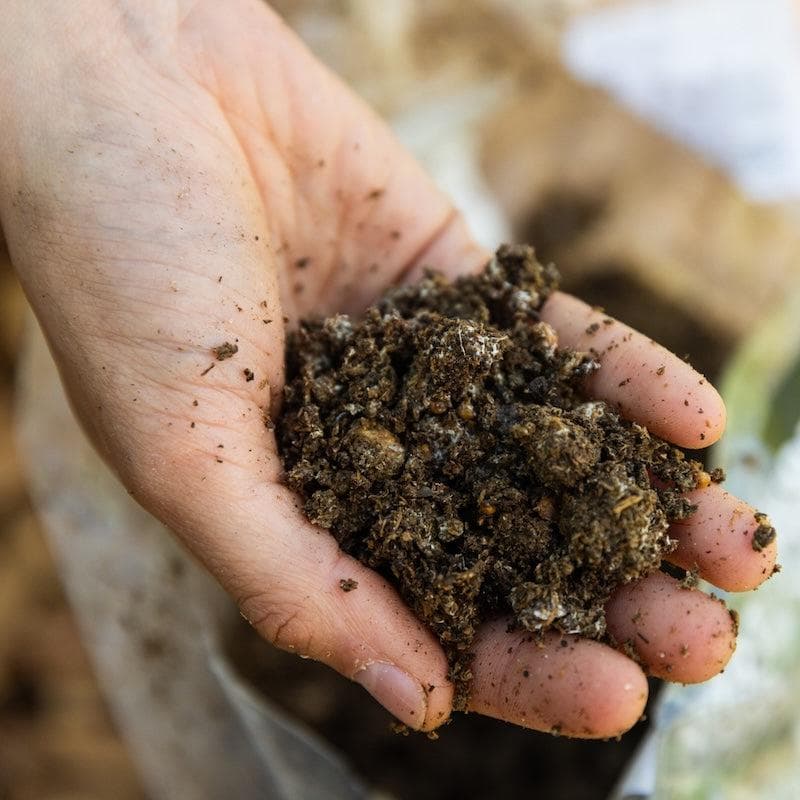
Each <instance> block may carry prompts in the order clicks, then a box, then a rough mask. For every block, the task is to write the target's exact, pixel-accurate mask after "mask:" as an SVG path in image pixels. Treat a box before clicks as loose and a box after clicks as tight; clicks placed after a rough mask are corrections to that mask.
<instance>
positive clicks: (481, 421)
mask: <svg viewBox="0 0 800 800" xmlns="http://www.w3.org/2000/svg"><path fill="white" fill-rule="evenodd" d="M557 282H558V275H557V273H556V271H555V270H554V269H553V268H552V267H543V266H542V265H541V264H539V263H538V262H537V260H536V258H535V256H534V253H533V250H532V249H531V248H529V247H525V246H514V247H509V246H504V247H501V248H500V249H499V250H498V252H497V255H496V257H495V258H494V259H493V260H492V261H491V262H490V263H489V264H488V265H487V267H486V269H485V270H484V271H483V272H482V273H481V274H480V275H477V276H470V277H463V278H460V279H458V280H457V281H456V282H455V283H452V284H451V283H448V282H447V281H446V280H445V279H444V278H443V277H441V276H439V275H436V274H434V273H430V274H428V275H427V276H426V278H425V279H424V280H423V281H421V282H420V283H419V284H416V285H413V286H407V287H401V288H397V289H394V290H392V291H391V292H389V293H388V294H387V295H386V296H385V297H384V298H383V299H382V300H381V301H380V302H379V304H378V305H377V307H374V308H371V309H369V310H368V311H367V313H366V314H365V316H364V318H363V319H362V320H360V321H355V320H352V319H350V318H349V317H346V316H336V317H333V318H331V319H328V320H324V321H308V322H305V323H303V324H302V325H301V326H300V329H299V330H298V331H297V332H296V333H294V334H293V335H292V336H290V338H289V342H288V352H287V387H286V402H285V407H284V410H283V417H282V420H281V423H280V425H279V442H280V446H281V450H282V455H283V458H284V461H285V466H286V470H287V473H286V474H287V481H288V483H289V485H290V486H291V487H292V488H294V489H295V490H297V491H298V492H299V493H300V494H301V495H302V497H303V498H304V500H305V510H306V514H307V515H308V517H309V519H311V520H312V521H313V522H315V523H317V524H319V525H321V526H323V527H326V528H329V529H330V531H331V533H332V534H333V535H334V536H335V537H336V539H337V540H338V541H339V543H340V545H341V546H342V547H343V549H344V550H346V551H347V552H348V553H350V554H352V555H354V556H355V557H357V558H359V559H360V560H362V561H363V562H364V563H366V564H367V565H369V566H370V567H372V568H374V569H376V570H378V571H379V572H381V573H382V574H384V575H386V576H387V577H388V578H389V579H390V580H391V581H392V582H393V583H394V584H395V585H396V586H397V587H398V590H399V591H400V593H401V595H402V596H403V598H404V599H405V600H406V602H407V603H408V604H409V606H410V607H411V608H413V610H414V611H415V613H416V614H417V615H418V616H419V617H420V618H421V619H423V620H424V621H425V622H426V623H427V624H428V626H429V627H430V628H431V630H432V631H433V632H434V633H435V634H436V636H437V637H438V638H439V640H440V641H441V643H442V645H443V647H444V649H445V652H446V653H447V655H448V658H449V661H450V665H451V678H452V679H453V681H454V682H455V684H456V688H457V698H458V702H457V705H463V701H464V699H465V697H466V690H467V688H468V686H469V682H470V679H471V673H470V660H471V655H470V648H471V645H472V642H473V638H474V635H475V631H476V629H477V627H478V626H479V624H480V623H481V622H482V621H484V620H486V619H489V618H493V617H496V616H498V615H509V616H510V619H511V620H512V625H513V626H515V627H518V628H522V629H525V630H528V631H530V632H532V633H534V634H538V633H541V632H543V631H545V630H548V629H555V630H558V631H561V632H563V633H569V634H576V633H577V634H581V635H583V636H588V637H591V638H595V639H604V638H606V636H607V634H606V627H605V612H604V607H605V603H606V601H607V600H608V598H609V596H610V594H611V592H612V591H613V590H614V589H615V588H616V587H617V586H619V585H621V584H624V583H627V582H629V581H632V580H635V579H637V578H640V577H642V576H644V575H646V574H648V573H650V572H652V571H654V570H656V569H658V568H659V566H660V564H661V560H662V558H663V556H664V555H665V554H666V553H668V552H669V551H670V550H671V548H672V547H673V542H672V541H671V540H670V538H669V537H668V535H667V530H668V525H669V522H670V521H672V520H676V519H682V518H685V517H686V516H687V515H688V514H690V513H692V511H693V507H692V506H691V505H690V504H689V503H688V502H687V501H685V500H684V499H683V498H682V497H681V494H680V493H681V492H684V491H687V490H689V489H693V488H695V487H696V486H698V485H699V484H700V483H701V482H703V481H707V480H708V476H707V475H705V474H704V473H703V472H702V467H701V466H700V465H699V464H698V463H697V462H695V461H692V460H690V459H687V458H686V457H685V455H684V454H683V452H681V451H680V450H678V449H677V448H675V447H673V446H671V445H669V444H667V443H666V442H664V441H662V440H660V439H658V438H656V437H654V436H652V435H650V434H649V433H648V431H647V430H646V429H645V428H643V427H642V426H640V425H637V424H635V423H631V422H628V421H625V420H623V419H621V418H620V417H619V415H618V414H617V413H616V412H615V411H614V410H613V409H612V408H610V407H609V406H607V405H605V404H604V403H602V402H597V401H591V400H587V398H586V397H585V396H584V394H583V393H582V384H583V380H584V379H585V378H586V376H587V375H589V374H591V373H592V372H593V371H594V370H595V369H597V368H598V366H599V365H598V364H597V362H596V361H594V360H593V358H592V357H591V356H590V355H588V354H586V353H578V352H575V351H572V350H569V349H566V348H563V349H560V348H558V347H557V340H556V335H555V332H554V331H553V330H552V328H550V326H548V325H547V324H546V323H544V322H543V321H541V319H540V316H539V313H538V312H539V309H540V307H541V305H542V304H543V303H544V301H545V300H546V299H547V298H548V297H549V295H550V294H551V293H552V292H553V291H555V289H556V286H557ZM652 478H655V479H656V480H655V481H654V482H651V479H652Z"/></svg>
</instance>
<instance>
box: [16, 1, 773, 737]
mask: <svg viewBox="0 0 800 800" xmlns="http://www.w3.org/2000/svg"><path fill="white" fill-rule="evenodd" d="M4 15H5V18H4V26H3V29H2V32H0V40H2V41H0V53H2V55H1V56H0V58H2V62H3V63H2V64H0V123H2V130H3V132H4V136H3V139H2V143H0V220H2V226H3V230H4V232H5V236H6V239H7V243H8V246H9V249H10V252H11V255H12V259H13V261H14V263H15V265H16V268H17V270H18V272H19V275H20V278H21V280H22V283H23V285H24V288H25V290H26V292H27V295H28V297H29V299H30V301H31V304H32V305H33V307H34V310H35V311H36V313H37V316H38V318H39V320H40V322H41V325H42V327H43V329H44V331H45V333H46V335H47V338H48V341H49V343H50V346H51V348H52V351H53V355H54V357H55V359H56V362H57V364H58V366H59V369H60V371H61V375H62V377H63V381H64V384H65V386H66V389H67V391H68V393H69V396H70V398H71V401H72V403H73V405H74V408H75V411H76V413H77V415H78V417H79V418H80V420H81V421H82V423H83V425H84V426H85V428H86V430H87V431H88V433H89V435H90V436H91V437H92V439H93V441H94V442H95V444H96V446H97V447H98V449H99V451H100V452H101V453H102V454H103V455H104V457H105V458H106V459H107V461H108V462H109V463H110V464H111V466H112V467H113V468H114V469H115V470H116V472H117V473H118V475H119V476H120V478H121V480H122V481H123V483H124V484H125V485H126V487H127V488H128V489H129V490H130V491H131V493H132V494H133V495H134V496H135V497H136V498H137V499H138V500H139V501H140V502H141V503H142V505H144V506H145V507H146V508H147V509H149V510H150V511H151V512H152V513H153V514H155V516H157V517H158V518H159V519H161V520H162V521H164V522H165V523H166V524H167V525H168V526H170V527H171V528H172V530H173V531H175V533H176V534H177V535H178V536H179V537H180V539H181V540H182V541H183V542H184V543H185V545H186V546H187V547H188V548H189V549H190V550H191V551H192V552H193V553H194V554H195V555H196V556H197V557H198V558H199V559H200V560H201V561H202V562H203V563H204V564H205V565H206V567H207V568H208V569H209V570H210V571H211V572H212V573H213V574H214V575H215V576H216V577H217V578H218V580H219V581H220V582H221V583H222V584H223V585H224V586H225V588H226V589H227V590H228V591H229V592H230V594H231V595H232V596H233V597H234V599H235V600H236V602H237V603H238V604H239V607H240V608H241V610H242V613H243V614H244V615H245V616H246V617H247V618H248V619H249V620H250V621H251V622H252V624H253V625H254V626H255V627H256V628H257V629H258V631H259V632H260V633H261V634H262V635H263V636H264V637H265V638H266V639H268V640H270V641H271V642H273V643H275V644H276V645H278V646H279V647H282V648H285V649H287V650H292V651H295V652H297V653H300V654H303V655H307V656H310V657H312V658H316V659H319V660H321V661H324V662H325V663H326V664H329V665H330V666H332V667H333V668H334V669H337V670H338V671H339V672H341V673H342V674H344V675H346V676H348V677H350V678H353V679H355V680H357V681H359V682H360V683H362V685H364V686H365V688H367V689H368V690H369V691H370V692H371V693H372V694H373V695H374V696H375V697H376V698H377V699H378V700H379V701H380V702H381V703H383V704H384V705H385V706H386V707H387V708H388V709H389V710H390V711H392V712H393V713H394V714H395V715H397V716H398V717H399V718H400V719H402V720H403V721H404V722H407V723H408V724H409V725H411V726H412V727H416V728H422V729H425V730H429V729H432V728H435V727H436V726H437V725H439V724H441V723H442V722H443V721H444V720H445V719H446V718H447V716H448V714H449V712H450V706H451V699H452V689H451V686H450V685H449V684H448V682H447V680H446V673H447V664H446V662H445V658H444V655H443V653H442V651H441V649H440V648H439V646H438V644H437V642H436V641H435V640H434V638H433V637H432V636H431V634H430V633H429V632H428V631H427V630H426V629H425V628H424V627H422V626H421V625H420V623H419V622H418V621H417V620H416V619H415V618H414V617H413V615H412V614H411V612H410V611H409V610H408V609H407V608H406V607H405V606H404V605H403V603H402V602H401V601H400V599H399V598H398V596H397V594H396V593H395V591H394V590H393V589H392V588H391V587H390V586H389V585H388V584H387V583H386V582H385V581H384V580H383V579H382V578H381V577H379V576H378V575H377V574H375V573H373V572H371V571H370V570H368V569H367V568H366V567H364V566H362V565H361V564H359V563H357V562H355V561H354V560H353V559H351V558H350V557H348V556H347V555H345V554H343V553H342V552H340V551H339V549H338V547H337V545H336V543H335V541H334V539H333V538H332V537H331V536H329V535H327V534H325V533H324V532H321V531H319V530H318V529H316V528H314V527H313V526H311V525H310V524H309V523H308V522H307V521H306V520H305V518H304V517H303V515H302V512H301V510H300V504H299V502H298V499H297V498H296V497H295V496H293V495H292V494H291V493H290V492H289V491H288V490H287V489H286V488H285V487H284V486H283V485H282V484H281V483H280V472H281V469H280V463H279V459H278V455H277V452H276V448H275V439H274V435H273V433H272V432H271V431H270V430H268V429H267V428H266V427H265V426H264V414H265V411H266V412H269V411H270V410H272V411H273V412H274V410H275V409H276V407H277V404H278V403H279V399H280V397H281V391H282V384H283V341H284V320H285V321H287V322H288V323H289V324H292V323H294V322H295V321H296V320H297V319H298V318H300V317H302V316H304V315H307V314H325V313H328V312H331V311H358V310H360V309H363V308H364V307H365V305H366V304H367V303H368V302H369V301H370V300H371V299H373V298H375V297H376V296H378V295H379V294H380V293H381V291H382V290H383V289H384V288H385V287H386V286H387V285H389V284H391V283H393V282H395V281H398V280H405V279H409V280H410V279H413V278H414V277H415V276H417V274H418V273H419V270H420V268H421V265H424V264H431V265H435V266H438V267H439V268H441V269H444V270H445V271H449V272H451V273H455V272H457V271H459V270H468V269H475V268H477V267H478V266H480V265H482V264H483V263H484V261H485V260H486V258H487V254H486V253H485V252H483V251H481V249H480V248H479V247H478V246H477V245H476V244H475V243H474V241H473V240H472V239H471V238H470V235H469V233H468V232H467V230H466V229H465V226H464V224H463V221H462V219H461V217H460V216H459V215H458V213H457V212H456V211H455V210H454V209H453V207H452V206H451V205H450V203H449V201H448V200H447V198H445V197H444V196H443V195H442V194H441V193H440V192H439V191H438V190H437V189H436V188H435V187H434V186H433V185H432V183H431V182H430V180H429V179H428V178H427V177H426V176H425V174H424V173H423V172H422V170H421V169H420V167H419V166H418V165H417V164H416V163H415V162H414V161H413V160H412V158H411V157H410V156H409V154H408V153H406V152H405V151H404V150H403V149H402V148H401V147H400V146H399V144H398V143H397V142H396V141H395V140H394V139H393V137H392V136H391V134H390V132H389V131H388V130H387V128H386V127H385V126H384V125H383V124H382V123H381V122H380V121H379V120H378V119H377V118H376V117H375V116H374V115H373V114H372V113H371V112H370V111H369V110H368V109H367V108H365V107H364V105H363V104H361V103H360V102H359V101H358V100H357V99H356V98H355V97H354V96H353V95H352V94H351V93H350V92H349V91H348V90H347V89H346V88H345V87H343V86H342V85H341V84H340V83H339V82H338V81H337V80H336V79H335V78H334V77H333V76H332V75H331V74H329V73H328V72H327V71H326V70H325V69H324V68H323V67H322V66H321V65H320V64H319V63H317V62H316V61H315V60H314V59H313V57H312V56H311V55H310V54H309V53H308V52H307V51H306V50H305V48H304V47H303V46H302V45H301V44H300V42H299V41H298V40H297V39H296V38H295V37H294V35H293V34H292V33H291V32H290V31H288V30H287V29H286V27H285V26H284V25H283V23H282V22H281V21H280V20H279V19H278V18H277V17H276V16H275V15H274V14H273V13H272V12H270V11H269V10H268V9H267V8H266V7H265V6H264V5H263V4H262V3H260V2H258V0H230V2H228V3H225V4H221V3H215V2H202V1H198V2H163V1H161V0H159V2H156V1H155V0H150V1H149V2H141V1H140V2H124V0H116V1H114V0H76V1H75V2H72V3H69V4H57V5H47V7H46V10H45V9H44V6H43V5H42V4H34V3H28V2H22V0H19V2H15V3H12V4H11V6H10V8H9V9H7V10H6V11H5V12H4ZM596 316H597V315H596V313H595V312H593V311H591V310H590V309H588V308H587V306H585V305H584V304H583V303H581V302H580V301H578V300H576V299H574V298H571V297H568V296H566V295H557V296H556V297H554V298H553V299H551V301H550V302H549V303H548V305H547V307H546V308H545V318H546V319H547V320H548V321H549V322H551V323H552V324H553V325H554V326H555V328H556V329H557V330H558V331H559V334H560V336H561V340H562V342H563V343H565V344H568V345H571V346H575V347H588V346H593V347H595V348H597V349H599V350H601V351H602V350H604V349H606V348H608V349H607V352H605V354H604V355H603V356H602V362H603V367H602V369H601V370H600V371H599V372H598V373H597V375H596V376H595V377H594V378H593V382H592V384H591V387H590V389H591V392H592V393H593V394H594V395H595V396H597V397H600V398H603V399H605V400H607V401H609V402H611V403H612V404H619V405H620V407H621V410H622V411H623V413H624V414H625V415H626V416H629V417H630V418H632V419H636V420H639V421H641V422H643V423H645V424H646V425H648V427H650V429H651V430H653V431H654V432H655V433H658V434H660V435H662V436H664V437H666V438H668V439H671V440H672V441H674V442H676V443H677V444H680V445H683V446H690V447H700V446H704V445H709V444H711V443H712V442H714V441H715V440H716V439H717V438H718V437H719V436H720V434H721V433H722V429H723V426H724V409H723V406H722V403H721V401H720V398H719V396H718V395H717V393H716V392H715V391H714V389H713V388H712V387H711V386H709V385H708V384H707V383H704V382H703V380H702V379H701V377H700V376H699V375H698V374H697V373H695V372H693V371H692V370H691V369H690V368H689V367H688V366H686V365H685V364H684V363H683V362H681V361H680V360H678V359H676V358H675V357H674V356H672V355H670V354H669V353H667V352H666V351H665V350H664V349H663V348H661V347H659V346H658V345H656V344H654V343H652V342H650V341H649V340H647V339H646V338H644V337H642V336H641V335H639V334H636V333H632V332H630V331H629V330H628V329H627V328H625V327H624V326H623V325H622V324H620V323H616V324H614V325H611V326H601V330H600V331H598V332H597V333H596V334H595V335H594V336H593V337H589V336H588V335H587V334H586V333H585V330H586V328H587V327H588V325H589V324H590V323H591V321H592V320H593V319H594V318H595V317H596ZM629 333H630V336H629V335H628V334H629ZM612 339H613V340H614V342H615V343H616V344H618V345H619V347H614V348H611V347H609V345H610V343H611V340H612ZM224 342H229V343H231V344H236V345H237V346H238V352H237V353H236V354H235V355H234V356H233V357H231V358H228V359H226V360H224V361H218V360H216V359H215V356H214V355H213V348H215V347H216V346H218V345H221V344H223V343H224ZM210 367H213V368H212V369H209V368H210ZM245 370H251V371H252V373H253V374H254V377H253V379H252V380H248V379H247V377H246V375H245ZM628 379H630V380H629V381H628ZM623 384H624V385H623ZM694 495H695V496H694V498H693V499H694V500H695V501H696V502H697V503H698V505H699V507H700V508H699V511H698V512H697V514H696V515H695V516H693V517H692V518H691V519H690V520H689V521H687V522H686V523H684V524H681V525H675V526H674V529H673V534H674V535H675V536H676V537H677V538H678V539H679V540H680V546H679V548H678V550H677V551H676V553H675V554H674V556H673V557H672V558H673V560H674V561H675V562H676V563H678V564H681V565H682V566H686V567H693V566H694V565H697V566H698V567H699V569H700V572H701V574H702V575H703V576H704V577H707V578H708V579H709V580H711V581H712V582H714V583H715V584H716V585H718V586H720V587H722V588H725V589H735V590H742V589H749V588H753V587H754V586H756V585H757V584H759V583H760V582H761V581H762V580H764V579H765V578H766V577H768V576H769V574H770V573H771V571H772V565H773V563H774V558H775V550H774V547H770V548H767V549H766V550H764V551H763V552H761V553H757V552H755V551H753V550H752V548H751V547H750V537H749V535H743V534H747V533H748V531H752V530H753V529H754V527H755V522H754V520H753V519H752V511H751V509H749V508H748V507H747V506H745V505H744V504H743V503H741V502H740V501H738V500H736V499H735V498H733V497H731V496H729V495H728V494H726V493H725V492H724V491H723V490H721V489H719V488H718V487H715V486H711V487H709V488H708V489H705V490H702V491H698V492H695V493H694ZM346 578H353V579H355V580H357V581H358V590H357V591H352V592H348V593H344V592H342V591H341V589H340V586H339V581H340V580H341V579H346ZM190 600H191V599H190V598H187V602H190ZM608 621H609V627H610V630H611V631H612V633H613V634H614V636H615V637H617V639H618V640H619V641H621V642H624V641H628V640H630V641H631V642H632V644H633V647H634V648H635V650H636V652H637V654H638V657H639V659H640V660H641V662H642V664H643V665H644V667H645V669H646V670H648V671H649V672H650V673H652V674H655V675H659V676H662V677H665V678H667V679H671V680H678V681H684V682H692V681H700V680H705V679H706V678H708V677H710V676H712V675H714V674H715V673H716V672H718V671H719V670H720V669H721V668H722V667H723V666H724V665H725V663H726V662H727V660H728V658H729V656H730V653H731V651H732V649H733V646H734V639H735V631H734V625H733V623H732V620H731V619H730V617H729V615H728V613H727V612H726V610H725V608H724V607H723V606H722V605H721V604H720V603H718V602H716V601H714V600H712V599H711V598H709V597H707V596H705V595H703V594H701V593H699V592H697V591H687V590H682V589H680V588H678V586H677V584H676V582H675V581H673V580H672V579H671V578H668V577H666V576H665V575H663V574H655V575H652V576H651V577H649V578H647V579H646V580H644V581H642V582H641V583H639V584H637V585H633V586H627V587H625V588H623V589H620V590H619V592H618V593H617V594H616V596H615V597H614V598H613V599H612V601H611V603H610V604H609V608H608ZM564 641H565V642H566V643H567V646H566V647H565V646H562V642H561V639H560V637H558V636H555V635H553V636H550V637H548V638H547V639H546V640H545V643H544V645H543V646H538V645H537V644H536V643H530V642H527V641H526V640H525V637H523V636H522V635H521V634H509V633H506V630H505V624H504V623H503V622H502V621H499V622H497V623H493V624H489V625H487V626H486V627H485V628H484V629H483V630H482V632H481V633H480V636H479V639H478V641H477V643H476V657H475V682H474V693H473V696H472V700H471V706H472V708H473V709H474V710H476V711H479V712H481V713H483V714H487V715H490V716H495V717H499V718H502V719H506V720H510V721H512V722H515V723H518V724H521V725H525V726H528V727H530V728H535V729H543V730H547V729H551V728H553V727H558V728H559V729H560V731H561V732H562V733H563V734H566V735H571V736H585V737H605V736H614V735H616V734H618V733H620V732H622V731H624V730H626V729H627V728H628V727H630V726H631V725H632V724H633V723H634V722H635V721H636V720H637V719H638V717H639V716H640V714H641V712H642V709H643V707H644V703H645V699H646V694H647V683H646V680H645V675H644V672H643V670H642V669H641V668H640V667H639V666H638V665H637V664H636V663H634V662H633V661H632V660H630V659H628V658H627V657H626V656H624V655H622V654H621V653H619V652H617V651H615V650H613V649H612V648H610V647H607V646H605V645H602V644H598V643H596V642H591V641H583V640H578V639H576V638H575V637H566V638H565V639H564Z"/></svg>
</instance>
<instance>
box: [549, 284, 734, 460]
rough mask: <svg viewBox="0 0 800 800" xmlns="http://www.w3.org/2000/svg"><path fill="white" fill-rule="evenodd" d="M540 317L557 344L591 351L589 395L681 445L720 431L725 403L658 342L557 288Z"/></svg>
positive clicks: (708, 440)
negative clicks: (594, 359) (594, 363)
mask: <svg viewBox="0 0 800 800" xmlns="http://www.w3.org/2000/svg"><path fill="white" fill-rule="evenodd" d="M542 317H543V319H544V320H545V321H546V322H548V323H550V324H551V325H552V326H553V327H554V328H555V329H556V331H557V332H558V337H559V341H560V343H561V344H562V345H566V346H568V347H573V348H576V349H578V350H594V351H596V353H597V355H598V360H599V361H600V364H601V365H602V368H601V369H599V370H598V371H597V372H596V373H595V374H594V375H592V377H591V378H590V379H589V382H588V390H589V392H590V393H591V394H592V395H593V396H594V397H597V398H599V399H601V400H605V401H606V402H608V403H610V404H612V405H613V406H615V407H617V408H618V409H619V410H620V412H621V413H622V414H623V415H624V416H625V417H628V418H629V419H632V420H635V421H636V422H640V423H642V424H643V425H646V426H647V428H649V430H650V431H651V432H652V433H655V434H656V435H658V436H661V437H662V438H664V439H667V440H668V441H670V442H674V443H675V444H677V445H679V446H681V447H693V448H701V447H707V446H708V445H710V444H713V443H714V442H716V441H717V439H719V437H720V436H721V435H722V432H723V430H724V429H725V406H724V404H723V402H722V399H721V398H720V396H719V394H718V393H717V391H716V389H714V387H713V386H711V385H710V384H709V383H708V381H706V380H705V379H704V378H703V376H702V375H700V373H698V372H696V371H695V370H694V369H692V367H690V366H689V365H688V364H686V363H685V362H683V361H681V360H680V359H679V358H678V357H677V356H675V355H674V354H672V353H670V352H669V351H668V350H666V349H665V348H663V347H661V345H658V344H656V343H655V342H653V341H652V340H651V339H648V338H647V337H646V336H644V335H643V334H641V333H638V332H637V331H634V330H633V329H632V328H629V327H628V326H627V325H624V324H623V323H621V322H617V321H616V320H611V318H610V317H608V316H607V315H606V314H603V313H602V312H600V311H596V310H594V309H592V308H591V307H590V306H588V305H586V303H583V302H582V301H580V300H578V299H577V298H575V297H572V296H571V295H568V294H563V293H562V292H559V293H557V294H555V295H554V296H553V297H551V298H550V300H549V301H548V302H547V303H546V305H545V306H544V308H543V310H542ZM607 320H608V322H607Z"/></svg>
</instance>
